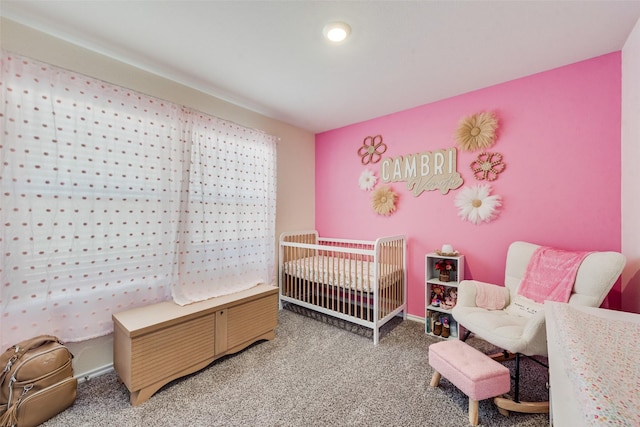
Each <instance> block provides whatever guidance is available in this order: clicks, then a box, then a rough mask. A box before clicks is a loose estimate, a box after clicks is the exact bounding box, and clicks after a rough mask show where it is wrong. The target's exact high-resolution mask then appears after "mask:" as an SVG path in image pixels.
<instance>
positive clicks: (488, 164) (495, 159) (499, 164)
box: [471, 152, 507, 181]
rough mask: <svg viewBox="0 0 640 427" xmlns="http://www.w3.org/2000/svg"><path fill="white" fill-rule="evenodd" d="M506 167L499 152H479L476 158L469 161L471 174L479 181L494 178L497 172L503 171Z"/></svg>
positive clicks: (492, 179) (496, 176)
mask: <svg viewBox="0 0 640 427" xmlns="http://www.w3.org/2000/svg"><path fill="white" fill-rule="evenodd" d="M506 167H507V165H505V164H504V162H503V161H502V154H500V153H486V152H484V153H480V154H479V155H478V158H477V159H476V160H474V161H473V162H471V171H472V172H473V176H474V177H475V179H477V180H479V181H484V180H487V181H494V180H496V179H497V178H498V174H500V173H501V172H503V171H504V169H505V168H506Z"/></svg>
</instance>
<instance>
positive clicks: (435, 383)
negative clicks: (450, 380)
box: [431, 371, 441, 387]
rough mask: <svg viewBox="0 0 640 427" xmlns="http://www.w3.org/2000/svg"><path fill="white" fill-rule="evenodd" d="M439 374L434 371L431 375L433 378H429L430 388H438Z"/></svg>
mask: <svg viewBox="0 0 640 427" xmlns="http://www.w3.org/2000/svg"><path fill="white" fill-rule="evenodd" d="M440 377H441V375H440V372H438V371H435V372H434V373H433V376H432V377H431V387H438V384H440Z"/></svg>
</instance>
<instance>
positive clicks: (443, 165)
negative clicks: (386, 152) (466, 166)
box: [380, 147, 464, 197]
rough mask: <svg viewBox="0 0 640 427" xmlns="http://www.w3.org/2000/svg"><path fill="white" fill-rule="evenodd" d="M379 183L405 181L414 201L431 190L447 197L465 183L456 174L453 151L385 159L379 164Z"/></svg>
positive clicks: (455, 152) (450, 149)
mask: <svg viewBox="0 0 640 427" xmlns="http://www.w3.org/2000/svg"><path fill="white" fill-rule="evenodd" d="M380 179H381V180H382V181H383V182H399V181H406V182H407V188H408V189H409V190H410V191H411V192H412V193H413V195H414V196H415V197H418V196H419V195H420V194H422V193H423V192H425V191H433V190H440V192H441V193H442V194H447V193H448V192H449V190H455V189H456V188H458V187H460V186H461V185H462V184H463V183H464V181H463V179H462V177H461V176H460V174H459V173H458V171H457V151H456V149H455V148H454V147H452V148H447V149H444V150H434V151H423V152H421V153H416V154H409V155H406V156H398V157H390V158H386V159H384V160H383V161H382V163H381V164H380Z"/></svg>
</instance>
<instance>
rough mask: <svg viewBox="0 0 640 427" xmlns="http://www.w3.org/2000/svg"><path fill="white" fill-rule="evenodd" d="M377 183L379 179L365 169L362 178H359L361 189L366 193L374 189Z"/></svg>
mask: <svg viewBox="0 0 640 427" xmlns="http://www.w3.org/2000/svg"><path fill="white" fill-rule="evenodd" d="M376 182H378V177H376V175H375V174H374V173H373V171H372V170H369V169H365V170H363V171H362V173H361V174H360V178H358V184H359V185H360V189H361V190H364V191H371V190H373V187H375V185H376Z"/></svg>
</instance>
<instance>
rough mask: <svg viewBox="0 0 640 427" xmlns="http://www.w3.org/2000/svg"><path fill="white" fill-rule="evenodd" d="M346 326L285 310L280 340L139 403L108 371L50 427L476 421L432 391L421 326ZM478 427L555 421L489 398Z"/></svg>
mask: <svg viewBox="0 0 640 427" xmlns="http://www.w3.org/2000/svg"><path fill="white" fill-rule="evenodd" d="M339 326H340V325H337V326H336V325H335V324H329V323H326V322H322V321H320V320H317V319H313V318H310V317H308V316H304V315H301V314H299V313H294V312H292V311H289V310H282V311H280V314H279V326H278V328H277V330H276V338H275V339H274V340H272V341H263V342H260V343H257V344H255V345H253V346H251V347H250V348H248V349H246V350H244V351H242V352H240V353H238V354H236V355H232V356H228V357H225V358H223V359H221V360H218V361H216V362H214V363H213V364H212V365H210V366H209V367H207V368H206V369H203V370H202V371H200V372H198V373H196V374H193V375H191V376H188V377H185V378H182V379H179V380H176V381H173V382H172V383H170V384H168V385H166V386H165V387H164V388H162V389H161V390H160V391H159V392H158V393H156V394H155V395H154V396H153V397H151V399H149V400H148V401H147V402H145V403H144V404H142V405H140V406H137V407H132V406H131V405H130V404H129V393H128V391H127V390H126V388H125V386H124V385H122V384H120V383H119V382H118V381H117V379H116V375H115V373H114V372H110V373H108V374H105V375H102V376H99V377H97V378H93V379H91V380H89V381H87V382H85V383H82V384H80V385H79V387H78V398H77V400H76V403H75V404H74V405H73V406H72V407H71V408H69V409H68V410H67V411H65V412H63V413H61V414H59V415H58V416H56V417H55V418H53V419H51V420H49V421H47V422H46V423H44V424H43V426H44V427H53V426H64V427H74V426H123V427H125V426H139V427H150V426H438V427H446V426H467V425H469V424H468V412H467V411H468V400H467V398H466V396H464V395H463V394H462V393H461V392H459V391H458V390H457V389H456V388H455V387H454V386H453V385H452V384H451V383H449V382H448V381H447V380H446V379H443V380H442V381H441V384H440V387H438V388H432V387H430V386H429V381H430V379H431V375H432V373H433V371H432V370H431V368H430V366H429V364H428V360H427V348H428V346H429V344H431V343H434V342H437V339H436V338H433V337H429V336H427V335H425V334H424V330H423V327H424V325H422V324H420V323H418V322H412V321H408V320H407V321H403V322H396V324H395V325H393V327H392V328H387V329H390V330H387V331H385V334H384V336H383V337H382V339H381V341H380V344H379V345H378V346H374V345H373V342H372V340H371V338H368V337H365V336H362V335H361V334H357V333H354V331H353V330H346V329H345V328H341V327H339ZM356 329H357V328H356ZM468 342H469V344H471V345H473V346H475V347H478V348H481V349H483V350H486V349H487V348H488V346H487V344H486V343H484V342H482V341H480V340H474V339H473V338H470V340H469V341H468ZM510 363H512V362H510ZM521 365H522V369H523V371H524V377H523V382H524V385H523V387H522V390H521V398H522V400H533V399H537V400H547V399H548V393H547V390H546V387H545V384H546V382H547V372H546V369H544V368H543V367H540V366H539V365H537V364H535V363H533V362H530V361H528V360H524V361H523V362H522V364H521ZM480 425H481V426H492V427H493V426H497V427H500V426H523V427H533V426H545V425H548V415H546V414H533V415H530V414H529V415H528V414H517V413H514V414H511V416H509V417H503V416H502V415H500V414H499V413H498V411H497V409H496V408H495V406H494V405H493V403H492V402H491V400H485V401H482V402H480Z"/></svg>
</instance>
